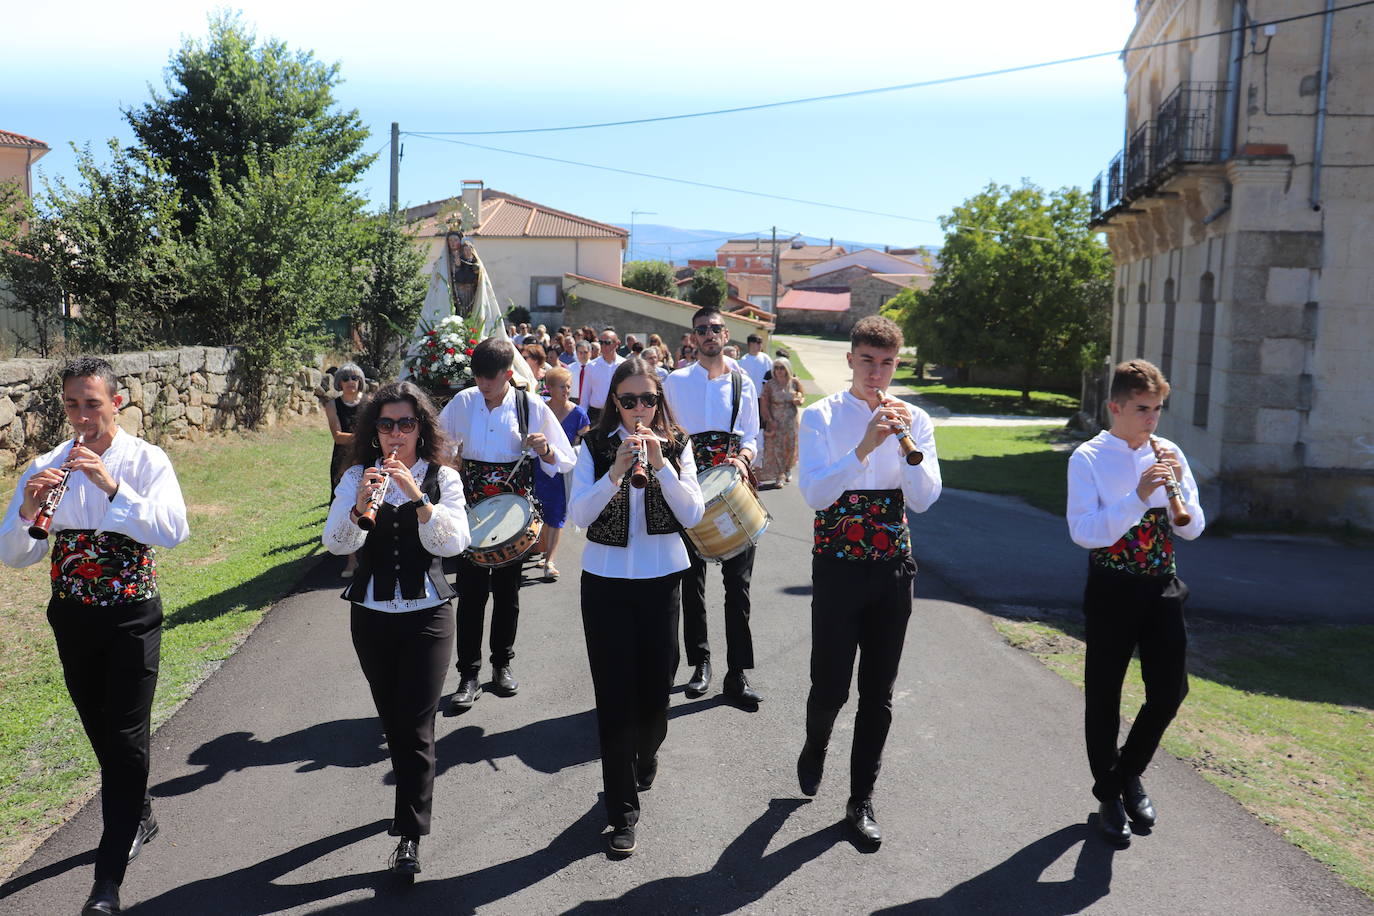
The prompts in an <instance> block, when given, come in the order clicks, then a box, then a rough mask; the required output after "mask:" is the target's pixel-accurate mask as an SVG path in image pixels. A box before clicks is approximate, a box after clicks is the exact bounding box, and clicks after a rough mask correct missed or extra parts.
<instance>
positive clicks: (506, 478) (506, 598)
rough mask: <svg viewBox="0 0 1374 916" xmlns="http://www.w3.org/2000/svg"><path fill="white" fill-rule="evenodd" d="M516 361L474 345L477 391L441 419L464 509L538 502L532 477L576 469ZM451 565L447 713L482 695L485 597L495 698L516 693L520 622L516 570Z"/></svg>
mask: <svg viewBox="0 0 1374 916" xmlns="http://www.w3.org/2000/svg"><path fill="white" fill-rule="evenodd" d="M514 360H515V348H514V347H512V346H511V344H510V342H509V341H505V340H499V339H497V338H494V337H490V338H487V339H486V340H484V341H482V342H481V343H479V344H478V345H477V346H476V347H475V348H474V349H473V353H472V374H473V378H474V380H475V383H476V384H475V385H474V386H473V387H471V388H468V389H466V390H464V391H460V392H458V394H457V395H456V396H455V397H454V399H453V400H452V401H449V403H448V405H447V406H446V407H445V408H444V410H443V412H442V413H441V414H439V422H440V424H441V425H442V426H443V427H444V432H445V434H447V435H448V437H449V439H450V440H452V441H453V443H454V444H455V447H456V448H457V450H458V458H459V459H461V462H462V475H463V490H464V495H465V496H466V498H467V504H468V505H469V506H475V505H476V504H477V503H479V502H481V501H482V500H483V499H486V498H487V497H488V496H494V495H496V494H497V493H502V492H514V493H516V494H518V495H520V496H523V497H525V498H526V499H528V500H530V501H531V502H535V499H534V477H533V475H534V474H537V473H542V474H547V475H549V476H550V477H554V476H556V475H558V474H563V473H566V472H567V471H570V470H572V468H573V465H574V463H575V462H576V458H575V457H574V455H573V451H572V447H571V446H570V445H569V444H568V437H567V436H566V435H565V434H564V433H563V427H562V425H561V424H560V423H559V422H558V418H557V417H555V416H554V414H553V411H552V410H550V409H549V407H548V405H547V404H545V403H544V399H543V398H540V397H535V396H533V395H530V394H528V393H527V392H526V391H524V390H523V389H519V388H515V387H514V386H513V385H511V379H512V377H513V375H514V371H513V369H512V364H513V362H514ZM531 452H532V453H533V454H534V457H535V459H536V460H535V461H533V462H530V461H528V460H525V459H526V458H527V456H528V454H529V453H531ZM532 465H533V466H532ZM536 468H537V470H536ZM536 507H537V506H536ZM455 565H456V568H457V576H456V578H455V580H454V586H455V587H456V588H457V590H458V628H457V629H458V634H457V655H458V664H457V667H458V691H457V692H456V693H455V694H454V695H453V701H452V708H453V709H454V710H455V711H457V712H462V711H465V710H467V709H469V708H470V707H471V706H472V704H473V703H474V702H476V700H477V698H478V697H479V696H481V694H482V687H481V683H480V681H479V679H478V675H480V674H481V671H482V625H483V622H484V620H485V617H486V605H487V596H488V595H490V596H491V597H492V611H491V639H490V646H491V665H492V669H493V675H492V684H491V686H492V691H493V692H494V693H496V694H497V695H498V696H514V695H515V693H516V691H518V690H519V689H520V684H519V682H518V681H516V679H515V674H514V672H513V671H512V670H511V659H513V658H514V657H515V631H516V627H517V625H518V623H519V620H520V572H521V564H520V563H512V564H510V565H508V566H502V567H499V568H497V569H491V568H489V567H486V566H478V565H477V564H476V563H473V562H472V561H471V560H470V559H469V558H468V557H467V556H466V555H464V556H460V557H458V558H457V560H456V563H455Z"/></svg>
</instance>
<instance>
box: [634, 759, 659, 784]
mask: <svg viewBox="0 0 1374 916" xmlns="http://www.w3.org/2000/svg"><path fill="white" fill-rule="evenodd" d="M657 776H658V755H657V754H655V755H654V756H653V757H650V758H649V760H648V762H647V763H645V762H641V763H640V764H639V765H638V767H637V768H636V770H635V791H636V792H648V791H649V790H650V789H652V788H653V787H654V778H655V777H657Z"/></svg>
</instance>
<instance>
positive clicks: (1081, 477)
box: [1066, 429, 1207, 549]
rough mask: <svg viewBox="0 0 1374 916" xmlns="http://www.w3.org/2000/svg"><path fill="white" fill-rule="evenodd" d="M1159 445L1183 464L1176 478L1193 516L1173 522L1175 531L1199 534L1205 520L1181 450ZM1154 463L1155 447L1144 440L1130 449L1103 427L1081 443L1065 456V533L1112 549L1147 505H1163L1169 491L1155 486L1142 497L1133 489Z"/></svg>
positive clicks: (1077, 540) (1185, 535)
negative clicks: (1066, 473)
mask: <svg viewBox="0 0 1374 916" xmlns="http://www.w3.org/2000/svg"><path fill="white" fill-rule="evenodd" d="M1157 438H1159V444H1160V445H1161V446H1162V447H1164V448H1168V449H1172V450H1173V452H1174V454H1175V455H1176V456H1177V457H1178V461H1179V464H1181V465H1183V475H1182V477H1181V479H1180V480H1179V488H1180V489H1181V491H1182V496H1183V502H1184V504H1185V505H1186V506H1187V507H1188V513H1189V514H1190V515H1191V516H1192V517H1193V518H1192V521H1190V522H1189V523H1188V524H1187V525H1183V526H1181V527H1180V526H1177V525H1176V526H1174V527H1173V530H1174V534H1177V535H1178V536H1179V537H1181V538H1183V539H1184V540H1186V541H1191V540H1193V538H1195V537H1197V536H1198V535H1200V534H1202V529H1203V528H1205V527H1206V526H1207V521H1206V519H1205V517H1204V516H1203V514H1202V504H1201V503H1199V502H1198V494H1197V481H1196V480H1194V479H1193V472H1192V470H1191V469H1190V468H1189V467H1188V459H1187V458H1185V457H1183V451H1182V450H1181V449H1180V448H1179V447H1178V446H1177V445H1175V444H1174V443H1172V442H1170V441H1169V440H1168V439H1164V438H1162V437H1157ZM1154 463H1155V453H1154V449H1152V448H1151V447H1150V443H1149V442H1148V441H1147V442H1146V443H1145V444H1144V445H1142V446H1141V447H1140V448H1137V449H1133V448H1131V447H1130V446H1129V445H1128V444H1127V443H1126V440H1125V439H1122V438H1121V437H1120V436H1115V435H1113V434H1112V433H1111V432H1110V431H1109V430H1105V429H1104V430H1103V431H1102V432H1100V433H1098V434H1097V435H1096V436H1094V437H1093V438H1091V439H1089V440H1088V441H1087V442H1084V443H1083V444H1082V445H1080V446H1079V447H1078V448H1076V449H1074V452H1073V454H1072V455H1071V456H1069V498H1068V511H1067V513H1066V515H1067V517H1068V522H1069V536H1070V537H1071V538H1073V542H1074V543H1075V544H1077V545H1078V546H1079V547H1087V548H1089V549H1092V548H1094V547H1110V546H1112V545H1113V544H1115V543H1116V542H1117V541H1119V540H1120V539H1121V538H1122V536H1123V535H1125V534H1126V533H1127V532H1128V531H1130V530H1131V529H1132V528H1134V527H1135V526H1136V525H1138V524H1140V519H1141V516H1143V515H1144V514H1145V512H1146V510H1148V509H1167V508H1168V505H1169V494H1168V492H1167V491H1166V490H1165V489H1164V487H1162V486H1160V487H1157V488H1156V489H1155V490H1154V492H1152V493H1151V494H1150V498H1149V499H1148V500H1144V501H1142V500H1141V498H1140V496H1139V495H1138V494H1137V493H1136V491H1135V488H1136V486H1138V485H1139V483H1140V475H1141V474H1144V473H1145V469H1146V468H1148V467H1149V466H1150V465H1152V464H1154Z"/></svg>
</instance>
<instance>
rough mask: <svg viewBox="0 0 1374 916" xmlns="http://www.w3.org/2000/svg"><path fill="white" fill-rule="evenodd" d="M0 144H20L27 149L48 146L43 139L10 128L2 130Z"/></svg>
mask: <svg viewBox="0 0 1374 916" xmlns="http://www.w3.org/2000/svg"><path fill="white" fill-rule="evenodd" d="M0 146H18V147H24V148H27V149H47V148H48V144H46V143H44V142H43V141H42V140H35V139H34V138H33V137H26V136H24V135H23V134H16V133H14V132H13V131H8V130H0Z"/></svg>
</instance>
